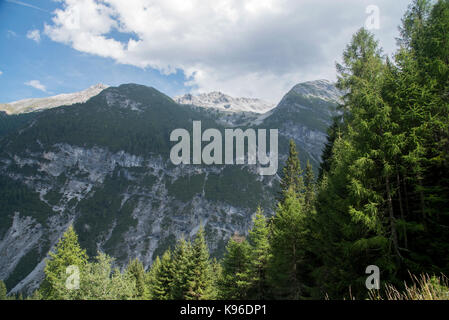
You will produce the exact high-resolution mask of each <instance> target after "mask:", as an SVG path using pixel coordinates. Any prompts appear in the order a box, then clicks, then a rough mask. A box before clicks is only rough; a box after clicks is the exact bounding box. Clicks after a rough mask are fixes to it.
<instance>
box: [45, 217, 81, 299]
mask: <svg viewBox="0 0 449 320" xmlns="http://www.w3.org/2000/svg"><path fill="white" fill-rule="evenodd" d="M49 256H50V258H49V259H47V260H46V265H45V268H44V272H45V278H44V281H43V283H42V285H41V288H40V291H41V294H42V296H43V298H44V299H49V300H52V299H62V298H63V296H65V295H66V294H67V293H68V292H66V291H67V290H68V289H66V288H65V282H66V280H67V278H68V276H69V275H68V274H67V272H66V271H67V268H68V267H70V266H75V267H77V268H78V270H79V272H80V277H83V271H84V268H85V266H86V264H87V259H88V257H87V254H86V251H85V250H84V249H82V248H81V247H80V245H79V243H78V236H77V234H76V233H75V230H74V229H73V227H72V226H69V228H68V229H67V231H66V232H65V233H64V235H63V236H62V237H61V239H60V240H59V242H58V243H57V244H56V246H55V248H54V250H53V251H52V252H50V253H49ZM71 291H74V290H71Z"/></svg>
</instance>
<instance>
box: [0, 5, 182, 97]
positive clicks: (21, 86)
mask: <svg viewBox="0 0 449 320" xmlns="http://www.w3.org/2000/svg"><path fill="white" fill-rule="evenodd" d="M26 3H28V4H34V5H35V6H38V7H39V8H42V9H43V10H46V11H41V10H38V9H34V8H31V7H27V6H24V5H19V4H16V3H12V2H7V1H4V0H0V71H1V72H2V74H1V75H0V103H5V102H12V101H16V100H20V99H25V98H38V97H46V96H49V95H55V94H59V93H67V92H75V91H80V90H83V89H85V88H87V87H89V86H91V85H94V84H96V83H105V84H108V85H113V86H114V85H120V84H122V83H131V82H133V83H140V84H145V85H149V86H153V87H155V88H157V89H158V90H160V91H163V92H164V93H166V94H169V95H177V94H183V93H185V92H187V91H189V89H190V88H189V87H186V86H184V82H185V77H184V75H183V73H182V71H178V72H177V73H175V74H171V75H162V74H161V73H160V72H159V71H158V70H155V69H152V68H146V69H143V68H139V67H136V66H132V65H125V64H119V63H116V62H114V60H113V59H110V58H103V57H98V56H95V55H92V54H87V53H83V52H79V51H76V50H74V49H73V48H71V47H69V46H67V45H64V44H61V43H58V42H54V41H52V40H51V39H49V38H48V37H47V36H45V35H42V34H41V36H40V41H39V42H36V41H33V40H31V39H29V38H27V33H28V31H29V30H35V29H38V30H39V29H42V27H43V24H44V22H50V21H51V16H52V15H51V12H52V11H54V10H55V9H56V8H57V7H58V6H60V5H61V4H60V3H57V2H53V1H28V2H26ZM117 38H119V37H117ZM32 80H38V81H39V82H40V83H41V84H43V85H44V86H45V88H46V91H43V90H39V89H36V88H34V87H31V86H29V85H25V83H26V82H29V81H32Z"/></svg>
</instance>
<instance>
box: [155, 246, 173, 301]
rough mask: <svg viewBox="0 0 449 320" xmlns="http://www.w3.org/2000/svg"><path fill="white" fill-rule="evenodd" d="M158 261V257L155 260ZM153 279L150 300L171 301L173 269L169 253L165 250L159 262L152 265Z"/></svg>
mask: <svg viewBox="0 0 449 320" xmlns="http://www.w3.org/2000/svg"><path fill="white" fill-rule="evenodd" d="M156 260H159V257H157V258H156ZM153 268H154V271H153V272H154V274H153V275H154V278H153V279H152V283H151V293H150V295H151V298H152V299H154V300H171V299H172V295H171V293H172V288H173V279H174V273H175V272H174V267H173V261H172V258H171V251H170V250H167V251H165V253H164V254H163V255H162V259H160V261H156V263H155V264H154V265H153Z"/></svg>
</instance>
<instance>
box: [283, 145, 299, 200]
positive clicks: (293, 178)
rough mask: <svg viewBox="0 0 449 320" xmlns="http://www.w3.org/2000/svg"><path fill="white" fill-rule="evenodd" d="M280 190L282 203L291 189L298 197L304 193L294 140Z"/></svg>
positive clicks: (290, 146) (290, 147)
mask: <svg viewBox="0 0 449 320" xmlns="http://www.w3.org/2000/svg"><path fill="white" fill-rule="evenodd" d="M280 188H281V191H280V195H279V201H280V202H283V201H284V199H285V197H286V193H287V192H288V190H289V189H290V188H292V189H293V191H294V192H295V193H296V194H297V195H298V196H299V195H300V194H301V193H303V192H304V181H303V178H302V169H301V164H300V162H299V158H298V152H297V151H296V144H295V142H294V141H293V140H290V144H289V153H288V158H287V161H286V163H285V166H284V168H283V169H282V178H281V182H280Z"/></svg>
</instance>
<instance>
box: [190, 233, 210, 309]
mask: <svg viewBox="0 0 449 320" xmlns="http://www.w3.org/2000/svg"><path fill="white" fill-rule="evenodd" d="M191 263H192V269H191V272H192V278H191V279H190V280H189V281H188V291H187V293H186V299H187V300H210V299H214V298H215V297H216V291H215V288H214V276H213V274H212V267H211V263H210V260H209V249H208V247H207V244H206V240H205V237H204V228H203V226H200V229H199V230H198V232H197V234H196V236H195V240H194V242H193V244H192V255H191Z"/></svg>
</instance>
